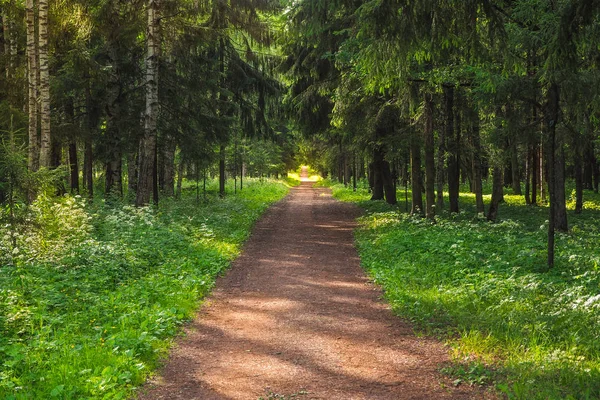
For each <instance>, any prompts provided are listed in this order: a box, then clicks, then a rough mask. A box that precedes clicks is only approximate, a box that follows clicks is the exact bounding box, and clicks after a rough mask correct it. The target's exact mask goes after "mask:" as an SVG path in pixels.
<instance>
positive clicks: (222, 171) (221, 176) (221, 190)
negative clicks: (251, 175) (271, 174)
mask: <svg viewBox="0 0 600 400" xmlns="http://www.w3.org/2000/svg"><path fill="white" fill-rule="evenodd" d="M225 178H226V177H225V145H224V144H222V145H221V146H220V147H219V196H220V197H225V183H226V179H225ZM261 178H262V176H261Z"/></svg>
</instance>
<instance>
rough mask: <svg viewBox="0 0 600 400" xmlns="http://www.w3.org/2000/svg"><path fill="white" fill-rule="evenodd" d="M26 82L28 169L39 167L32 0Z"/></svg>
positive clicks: (28, 15) (28, 12) (29, 0)
mask: <svg viewBox="0 0 600 400" xmlns="http://www.w3.org/2000/svg"><path fill="white" fill-rule="evenodd" d="M26 20H27V66H28V68H27V83H28V96H27V97H28V108H29V130H28V131H29V157H28V166H29V170H30V171H37V170H38V168H39V156H40V153H39V145H38V135H37V130H38V113H37V90H38V85H37V75H38V59H37V52H36V46H35V4H34V0H27V3H26Z"/></svg>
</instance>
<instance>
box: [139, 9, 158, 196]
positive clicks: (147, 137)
mask: <svg viewBox="0 0 600 400" xmlns="http://www.w3.org/2000/svg"><path fill="white" fill-rule="evenodd" d="M159 6H160V0H148V37H147V46H148V48H147V51H148V52H147V56H146V113H145V117H144V137H143V139H142V145H141V146H140V170H139V178H138V190H137V196H136V201H135V203H136V205H137V206H141V205H145V204H148V203H149V202H150V197H151V196H152V195H153V193H154V191H155V190H154V184H155V183H154V182H155V179H154V174H155V171H156V166H155V163H156V131H157V118H158V111H159V110H158V58H159V52H160V30H159V28H160V17H159V11H158V10H159Z"/></svg>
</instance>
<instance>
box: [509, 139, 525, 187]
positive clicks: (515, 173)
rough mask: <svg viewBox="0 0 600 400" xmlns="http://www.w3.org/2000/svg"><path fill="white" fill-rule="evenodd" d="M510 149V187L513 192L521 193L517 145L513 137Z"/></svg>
mask: <svg viewBox="0 0 600 400" xmlns="http://www.w3.org/2000/svg"><path fill="white" fill-rule="evenodd" d="M511 142H512V143H511V149H510V164H511V165H510V167H511V168H510V170H511V173H512V179H511V180H512V189H513V194H516V195H519V196H520V195H521V194H522V192H521V178H520V176H519V175H520V174H519V154H518V152H519V149H518V147H517V142H516V140H515V139H513V140H512V141H511Z"/></svg>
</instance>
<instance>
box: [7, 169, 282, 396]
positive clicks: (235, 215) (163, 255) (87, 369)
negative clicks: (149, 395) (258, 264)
mask: <svg viewBox="0 0 600 400" xmlns="http://www.w3.org/2000/svg"><path fill="white" fill-rule="evenodd" d="M228 190H229V191H230V192H233V187H229V186H228ZM287 190H288V188H287V185H284V184H282V183H276V182H272V181H264V182H259V181H255V180H248V181H246V182H245V186H244V190H243V191H242V192H239V191H238V194H237V195H236V196H233V195H230V196H228V197H226V198H225V199H218V198H217V196H216V183H215V182H210V185H209V191H208V197H207V200H206V201H202V202H201V203H200V204H199V203H198V202H197V201H196V198H195V185H194V184H186V186H185V187H184V198H183V200H180V201H173V200H165V201H163V202H162V203H161V204H160V207H159V208H158V209H151V208H134V207H131V206H128V205H119V204H112V205H111V206H108V205H105V204H104V202H101V201H97V202H96V203H95V204H93V205H92V204H88V203H86V202H85V201H84V200H83V199H81V198H73V197H65V198H62V199H58V200H56V199H44V198H41V199H40V200H39V201H38V202H37V203H36V204H35V205H34V207H32V209H31V210H30V212H28V213H24V215H25V217H26V218H27V219H28V221H27V222H25V223H22V224H21V225H19V229H18V230H17V231H16V232H15V231H14V230H13V231H11V230H10V227H8V226H5V225H3V226H2V228H1V231H0V399H51V398H57V399H75V398H77V399H105V398H110V399H119V398H127V397H129V396H131V395H132V393H133V392H134V391H135V388H136V387H138V386H139V385H140V384H142V383H143V382H144V380H145V379H146V378H147V376H148V375H149V374H150V373H151V372H152V371H153V370H154V369H155V368H156V367H157V363H158V362H159V360H160V358H161V357H163V356H165V354H166V352H167V350H168V348H169V346H170V344H171V342H172V339H173V337H174V335H176V334H177V332H178V331H179V327H180V325H181V324H182V323H183V322H184V321H187V320H189V319H190V318H191V317H192V316H193V314H194V311H195V310H196V309H197V307H198V305H199V301H200V299H202V297H203V296H205V295H206V294H207V293H208V291H209V290H210V289H211V288H212V286H213V284H214V281H215V277H216V276H217V275H218V274H219V273H221V272H222V271H223V270H224V269H226V268H227V267H228V265H229V264H230V262H231V261H232V260H233V259H234V258H235V257H236V256H237V255H238V253H239V251H240V245H241V243H242V242H243V241H244V240H245V239H246V238H247V237H248V235H249V232H250V229H251V227H252V226H253V224H254V222H255V221H256V219H257V218H258V217H259V216H260V215H261V214H262V213H263V211H264V210H265V209H266V208H267V207H268V205H269V204H271V203H273V202H274V201H277V200H279V199H280V198H282V197H283V196H284V195H285V194H286V193H287ZM14 242H16V244H17V246H16V247H13V243H14Z"/></svg>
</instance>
